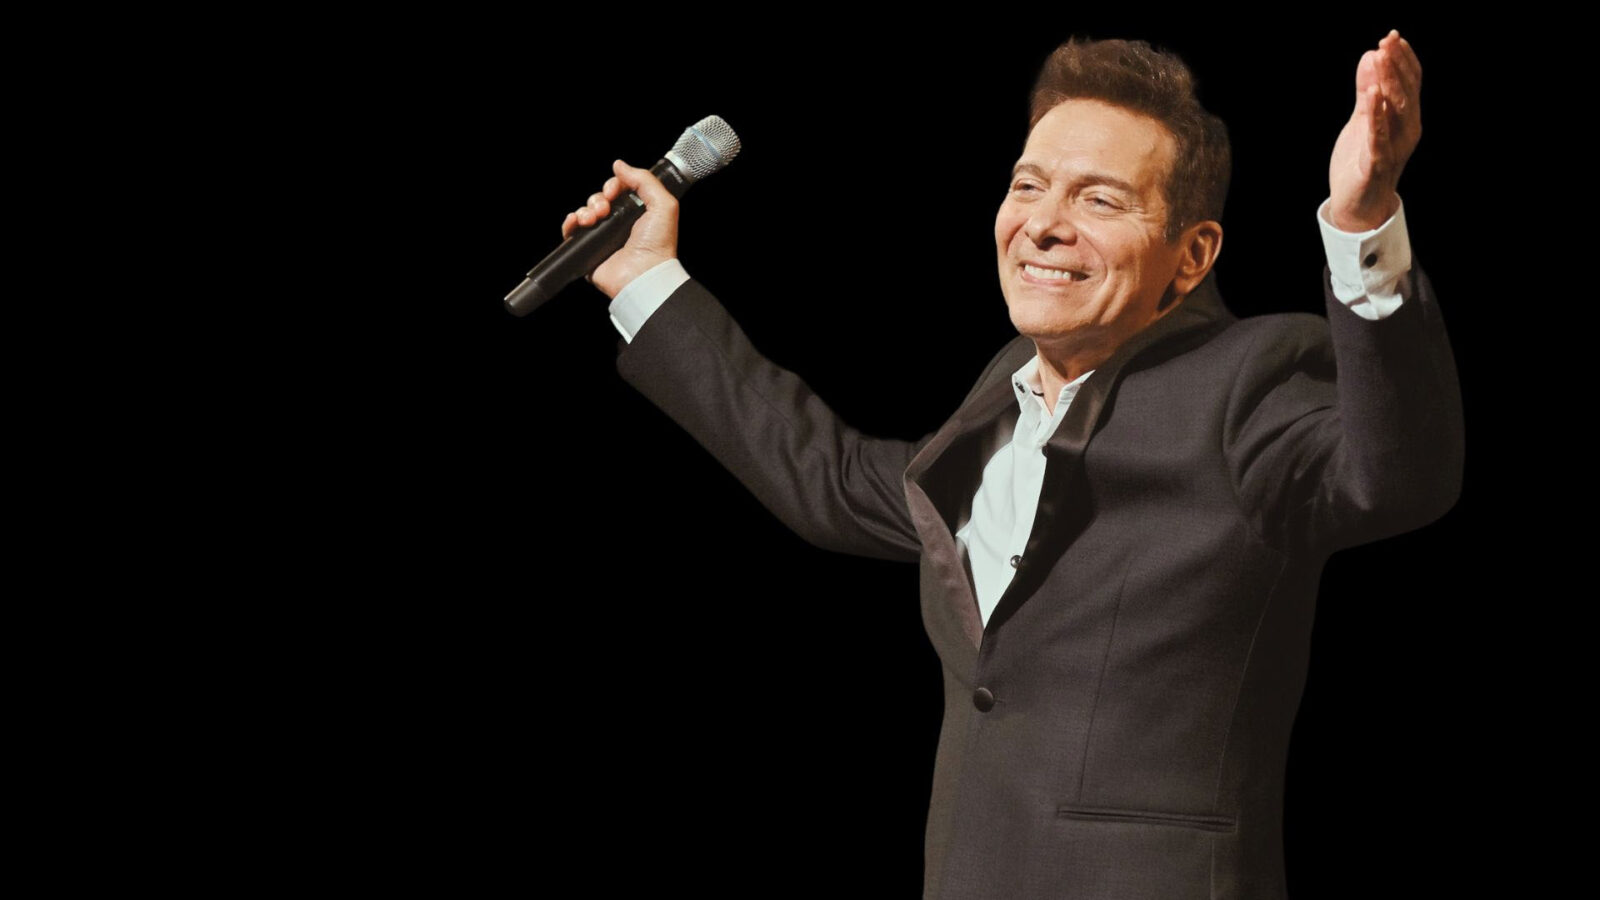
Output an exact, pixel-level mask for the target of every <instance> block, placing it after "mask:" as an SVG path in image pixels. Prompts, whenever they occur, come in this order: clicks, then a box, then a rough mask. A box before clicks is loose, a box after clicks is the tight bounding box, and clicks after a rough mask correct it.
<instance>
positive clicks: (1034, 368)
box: [1011, 353, 1094, 418]
mask: <svg viewBox="0 0 1600 900" xmlns="http://www.w3.org/2000/svg"><path fill="white" fill-rule="evenodd" d="M1093 374H1094V370H1093V369H1090V370H1089V371H1087V372H1085V373H1083V374H1082V375H1079V376H1078V377H1077V378H1074V379H1072V380H1071V381H1069V382H1067V383H1066V384H1064V385H1062V386H1061V393H1060V394H1058V395H1056V403H1055V406H1054V407H1051V406H1049V405H1047V404H1046V403H1045V402H1044V382H1043V381H1041V380H1040V378H1039V354H1037V353H1035V354H1034V355H1033V356H1031V357H1029V358H1028V361H1027V362H1025V363H1023V364H1022V368H1020V369H1018V370H1016V371H1015V372H1012V373H1011V389H1012V393H1013V394H1015V395H1016V398H1017V405H1018V406H1019V407H1021V408H1022V411H1023V412H1027V411H1028V401H1030V400H1031V401H1033V406H1034V408H1035V409H1038V410H1039V411H1040V412H1041V413H1042V414H1043V415H1044V416H1045V418H1050V417H1052V416H1054V415H1055V412H1056V410H1057V409H1065V408H1067V407H1068V406H1070V405H1072V398H1073V397H1076V396H1077V395H1078V388H1080V387H1082V386H1083V383H1084V382H1085V381H1087V380H1088V379H1089V376H1090V375H1093Z"/></svg>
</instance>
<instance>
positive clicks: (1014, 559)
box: [1011, 556, 1022, 569]
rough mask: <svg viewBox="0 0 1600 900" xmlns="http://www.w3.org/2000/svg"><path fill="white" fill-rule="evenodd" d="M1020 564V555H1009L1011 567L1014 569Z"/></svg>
mask: <svg viewBox="0 0 1600 900" xmlns="http://www.w3.org/2000/svg"><path fill="white" fill-rule="evenodd" d="M1021 566H1022V557H1020V556H1013V557H1011V568H1013V569H1016V568H1020V567H1021Z"/></svg>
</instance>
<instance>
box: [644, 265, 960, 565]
mask: <svg viewBox="0 0 1600 900" xmlns="http://www.w3.org/2000/svg"><path fill="white" fill-rule="evenodd" d="M617 370H618V372H619V373H620V374H621V375H622V378H623V380H625V381H627V382H628V383H629V384H631V385H633V386H634V387H635V388H637V389H638V390H639V392H640V393H642V394H643V395H644V396H645V397H646V398H648V399H649V400H650V401H651V402H652V403H654V404H655V405H656V406H657V407H659V408H660V409H661V410H662V411H663V412H665V413H666V414H667V415H668V416H669V417H670V418H672V420H673V421H675V422H677V423H678V424H679V425H681V426H682V427H683V428H684V429H685V430H686V431H688V432H689V434H690V435H691V436H693V437H694V439H695V440H696V441H698V442H699V443H700V445H701V446H703V447H705V448H706V449H707V450H708V451H710V452H711V454H712V455H713V456H715V457H716V458H717V460H718V461H720V462H721V463H722V464H723V465H724V466H726V467H727V468H728V471H730V472H731V473H733V475H734V477H736V478H737V479H738V480H739V481H740V482H741V483H743V484H744V485H745V487H747V488H749V489H750V491H751V492H752V493H753V494H755V496H756V498H757V499H758V500H760V501H761V503H762V504H763V505H764V506H766V507H767V509H769V510H771V511H772V513H773V514H774V515H776V516H777V517H778V518H779V519H780V520H781V521H782V522H783V523H784V524H785V525H787V526H789V528H791V529H792V530H794V531H795V532H796V533H797V534H799V535H800V536H801V537H802V538H804V539H805V540H807V541H809V542H810V543H812V544H815V545H816V546H818V547H822V548H824V549H828V550H837V551H840V552H844V553H852V554H856V555H859V556H869V557H875V558H879V559H891V560H902V561H915V560H916V559H917V558H918V556H919V555H920V553H921V549H922V548H921V542H920V539H919V538H918V536H917V532H916V529H915V528H914V527H913V525H912V523H911V515H910V512H909V510H908V508H907V506H906V497H905V486H904V480H903V479H904V474H905V470H906V466H907V465H908V464H909V463H910V462H911V459H912V457H914V456H915V455H916V454H917V452H918V451H920V450H921V449H922V447H923V446H924V445H925V444H926V443H927V442H928V441H929V440H930V439H931V438H932V435H931V434H930V435H928V436H926V437H923V438H922V439H920V440H917V441H900V440H886V439H880V438H872V437H867V436H865V435H863V434H861V433H860V432H859V431H857V430H855V429H854V428H851V427H850V426H848V425H846V424H845V423H843V422H842V421H840V420H839V418H838V417H837V416H835V415H834V413H833V411H832V410H830V409H829V408H828V407H827V405H825V404H824V403H823V402H822V400H820V399H819V398H818V397H817V395H816V394H815V393H813V392H812V391H811V389H810V388H809V387H808V386H807V385H806V384H805V382H803V381H801V380H800V378H799V377H798V376H796V375H795V374H794V373H792V372H789V371H787V370H786V369H783V368H781V367H779V366H777V365H775V364H774V363H772V362H771V361H770V360H768V359H767V358H766V357H764V356H762V355H761V354H760V353H758V352H757V351H756V349H755V347H754V346H752V345H751V343H750V340H749V338H747V337H746V336H745V333H744V331H743V329H741V328H740V327H739V326H738V324H737V323H735V322H734V321H733V319H732V317H731V316H729V315H728V313H727V310H726V309H724V308H723V306H722V304H721V303H719V302H718V301H717V299H716V298H715V297H713V296H712V295H711V293H710V292H709V291H707V290H706V289H705V287H704V286H703V285H701V284H700V283H699V282H698V281H695V280H693V279H690V280H689V281H687V282H685V283H684V284H683V285H681V286H680V287H679V288H678V289H677V290H676V291H674V292H673V293H672V295H671V296H670V297H668V298H667V300H666V302H665V303H663V304H662V305H661V307H660V308H659V309H657V310H656V311H655V313H654V314H653V315H651V316H650V318H649V319H648V320H647V321H646V322H645V324H644V326H643V327H642V328H640V330H639V332H638V334H636V335H634V338H633V340H632V341H631V342H629V343H627V344H625V345H624V346H623V347H622V350H621V353H620V355H619V356H618V357H617Z"/></svg>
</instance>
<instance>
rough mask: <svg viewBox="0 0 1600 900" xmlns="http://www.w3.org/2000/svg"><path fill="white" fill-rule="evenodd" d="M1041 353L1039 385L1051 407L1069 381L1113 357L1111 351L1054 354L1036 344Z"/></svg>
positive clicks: (1080, 376)
mask: <svg viewBox="0 0 1600 900" xmlns="http://www.w3.org/2000/svg"><path fill="white" fill-rule="evenodd" d="M1034 347H1035V349H1036V350H1037V351H1038V354H1039V387H1040V389H1041V390H1043V391H1044V398H1045V402H1046V404H1047V405H1049V407H1050V408H1051V409H1054V408H1055V405H1056V398H1057V397H1060V396H1061V389H1062V388H1064V387H1066V386H1067V385H1068V384H1069V383H1071V382H1073V381H1076V380H1077V379H1079V378H1082V377H1083V375H1084V373H1085V372H1092V371H1094V369H1095V368H1097V367H1098V366H1099V365H1100V364H1101V363H1103V362H1105V361H1106V360H1107V359H1109V358H1110V357H1111V354H1110V353H1095V354H1087V355H1086V354H1081V353H1079V354H1074V355H1071V356H1065V357H1058V356H1052V355H1051V354H1050V353H1049V351H1048V350H1047V349H1046V348H1044V347H1041V346H1039V345H1038V343H1037V342H1036V343H1035V344H1034Z"/></svg>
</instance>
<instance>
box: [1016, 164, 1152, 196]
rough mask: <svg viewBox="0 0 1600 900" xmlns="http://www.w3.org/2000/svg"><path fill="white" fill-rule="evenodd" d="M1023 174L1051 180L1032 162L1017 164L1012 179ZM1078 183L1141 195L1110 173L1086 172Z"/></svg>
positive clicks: (1079, 177)
mask: <svg viewBox="0 0 1600 900" xmlns="http://www.w3.org/2000/svg"><path fill="white" fill-rule="evenodd" d="M1023 174H1027V175H1032V176H1034V177H1036V178H1045V179H1048V178H1049V174H1048V173H1047V172H1045V170H1044V169H1043V168H1041V167H1040V166H1037V165H1035V164H1033V163H1030V162H1019V163H1017V165H1016V167H1015V168H1013V169H1012V170H1011V177H1012V178H1016V177H1017V176H1018V175H1023ZM1078 181H1079V183H1081V184H1103V185H1105V186H1106V187H1112V188H1116V189H1117V190H1119V191H1123V192H1125V193H1128V194H1132V195H1134V196H1136V197H1137V196H1138V195H1139V191H1138V189H1137V188H1135V187H1134V186H1133V185H1131V184H1129V183H1128V182H1126V181H1123V180H1122V179H1121V178H1118V177H1117V176H1115V175H1112V174H1110V173H1109V172H1085V173H1083V174H1082V175H1080V176H1078Z"/></svg>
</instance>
